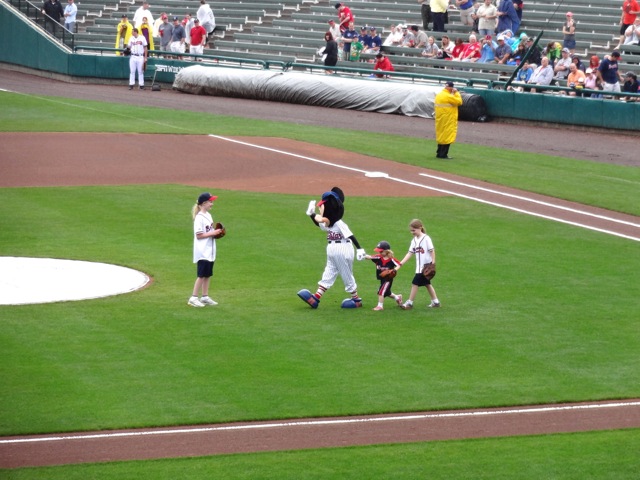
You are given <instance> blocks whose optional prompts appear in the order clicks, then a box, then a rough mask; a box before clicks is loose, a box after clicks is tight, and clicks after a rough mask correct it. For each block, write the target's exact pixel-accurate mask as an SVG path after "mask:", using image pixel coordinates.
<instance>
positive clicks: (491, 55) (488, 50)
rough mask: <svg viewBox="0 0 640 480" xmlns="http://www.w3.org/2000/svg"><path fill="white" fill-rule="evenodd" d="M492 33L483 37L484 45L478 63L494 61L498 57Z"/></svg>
mask: <svg viewBox="0 0 640 480" xmlns="http://www.w3.org/2000/svg"><path fill="white" fill-rule="evenodd" d="M497 46H498V45H494V43H493V40H492V38H491V35H486V36H485V37H484V38H483V39H482V47H481V48H480V59H479V60H478V63H493V62H494V61H495V59H496V48H497Z"/></svg>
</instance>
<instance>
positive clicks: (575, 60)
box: [571, 55, 587, 72]
mask: <svg viewBox="0 0 640 480" xmlns="http://www.w3.org/2000/svg"><path fill="white" fill-rule="evenodd" d="M571 63H573V64H574V65H575V66H576V67H578V70H582V71H583V72H584V71H585V70H586V69H587V67H585V66H584V64H583V63H582V60H580V57H579V56H578V55H571Z"/></svg>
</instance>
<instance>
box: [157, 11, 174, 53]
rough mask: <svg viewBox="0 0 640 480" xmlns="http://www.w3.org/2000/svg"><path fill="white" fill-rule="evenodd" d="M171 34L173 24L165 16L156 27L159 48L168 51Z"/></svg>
mask: <svg viewBox="0 0 640 480" xmlns="http://www.w3.org/2000/svg"><path fill="white" fill-rule="evenodd" d="M172 35H173V25H172V24H170V23H169V19H168V18H167V17H166V16H165V17H164V18H163V19H162V24H161V25H160V27H159V28H158V36H159V37H160V50H162V51H163V52H168V51H169V50H170V47H169V45H170V44H171V36H172Z"/></svg>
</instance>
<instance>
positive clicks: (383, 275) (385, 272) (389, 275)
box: [380, 268, 398, 280]
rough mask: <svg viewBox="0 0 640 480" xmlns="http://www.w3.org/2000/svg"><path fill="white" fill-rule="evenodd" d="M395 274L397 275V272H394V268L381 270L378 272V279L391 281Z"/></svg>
mask: <svg viewBox="0 0 640 480" xmlns="http://www.w3.org/2000/svg"><path fill="white" fill-rule="evenodd" d="M397 274H398V272H397V271H396V269H395V268H389V269H387V270H382V271H381V272H380V278H384V279H385V280H391V279H392V278H394V277H395V276H396V275H397Z"/></svg>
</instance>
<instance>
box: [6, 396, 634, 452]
mask: <svg viewBox="0 0 640 480" xmlns="http://www.w3.org/2000/svg"><path fill="white" fill-rule="evenodd" d="M638 406H640V401H632V402H616V403H591V404H585V405H564V406H562V405H558V406H549V407H529V408H517V409H512V410H475V411H473V412H449V413H422V414H416V415H395V416H389V417H367V418H344V419H334V420H301V421H293V422H274V423H254V424H248V425H228V426H221V427H193V428H178V429H174V430H145V431H139V432H118V433H95V434H84V435H83V434H80V435H59V436H55V437H35V438H17V439H11V440H0V444H18V443H37V442H59V441H67V440H90V439H101V438H102V439H104V438H119V437H120V438H121V437H143V436H157V435H173V434H177V433H179V434H191V433H206V432H224V431H231V430H263V429H269V428H291V427H314V426H324V425H348V424H356V423H378V422H397V421H406V420H427V419H440V418H464V417H481V416H497V415H516V414H529V413H548V412H563V411H577V410H595V409H603V408H625V407H638Z"/></svg>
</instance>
